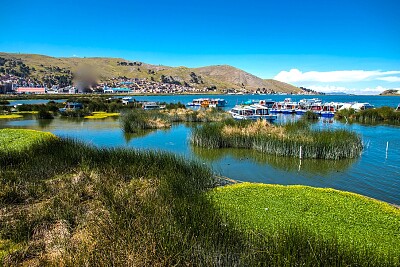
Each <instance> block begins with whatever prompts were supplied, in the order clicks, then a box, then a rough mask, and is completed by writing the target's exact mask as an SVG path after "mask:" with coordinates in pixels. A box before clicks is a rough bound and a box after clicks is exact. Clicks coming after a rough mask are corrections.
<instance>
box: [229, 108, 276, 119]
mask: <svg viewBox="0 0 400 267" xmlns="http://www.w3.org/2000/svg"><path fill="white" fill-rule="evenodd" d="M229 113H230V114H231V115H232V117H233V118H234V119H237V120H259V119H262V120H268V121H274V120H276V118H277V116H276V115H271V114H270V113H269V109H268V108H267V107H265V106H262V105H260V104H253V105H248V106H246V105H237V106H235V107H234V108H232V109H231V110H230V111H229Z"/></svg>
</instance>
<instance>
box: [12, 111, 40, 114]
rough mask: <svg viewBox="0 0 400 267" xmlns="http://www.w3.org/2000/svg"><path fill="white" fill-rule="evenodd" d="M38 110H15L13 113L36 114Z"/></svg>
mask: <svg viewBox="0 0 400 267" xmlns="http://www.w3.org/2000/svg"><path fill="white" fill-rule="evenodd" d="M38 113H39V111H37V110H34V111H17V112H15V114H38Z"/></svg>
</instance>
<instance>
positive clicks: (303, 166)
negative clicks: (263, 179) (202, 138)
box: [192, 146, 357, 175]
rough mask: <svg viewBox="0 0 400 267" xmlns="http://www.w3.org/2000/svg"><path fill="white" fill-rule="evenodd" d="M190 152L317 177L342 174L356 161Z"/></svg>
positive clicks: (233, 150)
mask: <svg viewBox="0 0 400 267" xmlns="http://www.w3.org/2000/svg"><path fill="white" fill-rule="evenodd" d="M192 151H193V153H194V154H196V155H197V156H198V157H199V158H201V159H203V160H206V161H209V162H213V161H218V160H221V159H223V158H225V157H228V156H231V157H233V158H234V159H236V160H252V161H254V162H256V163H257V164H260V165H265V164H268V165H270V166H272V167H274V168H277V169H280V170H284V171H289V172H299V171H301V172H305V173H310V174H317V175H326V174H329V173H333V172H343V171H345V170H346V169H348V168H349V167H350V166H351V165H352V164H353V163H355V162H356V161H357V159H343V160H321V159H302V160H300V159H298V158H291V157H278V156H272V155H267V154H264V153H261V152H258V151H254V150H247V149H237V148H224V149H206V148H199V147H193V146H192Z"/></svg>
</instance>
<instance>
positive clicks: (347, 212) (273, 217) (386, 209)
mask: <svg viewBox="0 0 400 267" xmlns="http://www.w3.org/2000/svg"><path fill="white" fill-rule="evenodd" d="M210 197H211V198H212V199H213V201H214V203H216V204H217V205H218V206H219V208H220V210H221V213H224V214H228V217H229V218H231V222H232V223H233V224H234V226H233V227H238V228H240V229H243V230H244V231H247V232H249V233H254V232H256V233H257V234H259V235H264V236H269V237H273V236H274V235H275V234H276V233H279V232H285V231H287V229H290V228H291V227H292V228H293V229H302V231H306V232H308V233H309V234H310V236H309V237H308V238H309V239H312V237H313V236H318V237H319V238H320V239H321V240H325V241H326V242H330V241H332V240H334V242H336V243H337V245H338V247H340V248H344V249H349V250H351V249H356V248H361V247H362V248H363V250H364V253H366V255H365V256H366V257H367V258H368V257H371V256H372V255H369V254H367V253H368V252H371V253H372V254H374V253H377V254H381V255H385V257H386V258H393V259H396V262H398V263H399V255H400V246H399V242H400V231H399V230H400V210H399V209H398V208H395V207H393V206H390V205H389V204H386V203H383V202H380V201H376V200H373V199H369V198H366V197H364V196H361V195H357V194H354V193H348V192H343V191H338V190H334V189H322V188H312V187H307V186H281V185H266V184H250V183H243V184H237V185H233V186H226V187H223V188H216V189H214V190H213V191H212V192H211V193H210ZM265 249H271V245H268V244H267V247H266V248H265ZM300 249H313V248H312V244H306V247H304V248H300ZM316 252H317V251H316ZM319 253H321V252H319ZM322 253H323V252H322ZM320 256H321V255H319V254H316V257H318V258H319V257H320ZM320 259H321V260H323V258H320ZM321 263H322V262H321ZM380 264H382V265H385V264H386V262H384V261H383V262H381V263H380ZM322 265H323V264H322Z"/></svg>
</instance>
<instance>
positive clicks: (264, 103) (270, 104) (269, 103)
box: [258, 99, 275, 109]
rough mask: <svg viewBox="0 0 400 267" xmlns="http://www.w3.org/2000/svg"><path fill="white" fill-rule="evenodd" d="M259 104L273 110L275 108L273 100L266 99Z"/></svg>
mask: <svg viewBox="0 0 400 267" xmlns="http://www.w3.org/2000/svg"><path fill="white" fill-rule="evenodd" d="M258 104H260V105H261V106H264V107H267V108H269V109H271V108H272V107H273V106H274V104H275V101H273V100H272V99H265V100H260V101H258Z"/></svg>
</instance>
